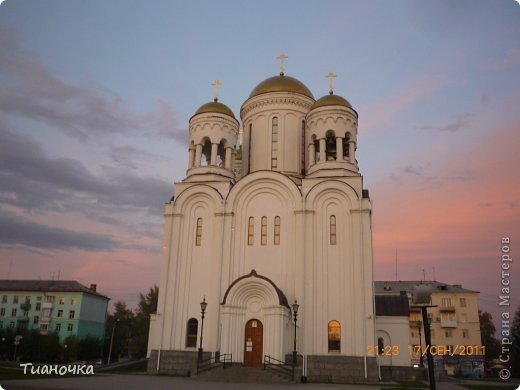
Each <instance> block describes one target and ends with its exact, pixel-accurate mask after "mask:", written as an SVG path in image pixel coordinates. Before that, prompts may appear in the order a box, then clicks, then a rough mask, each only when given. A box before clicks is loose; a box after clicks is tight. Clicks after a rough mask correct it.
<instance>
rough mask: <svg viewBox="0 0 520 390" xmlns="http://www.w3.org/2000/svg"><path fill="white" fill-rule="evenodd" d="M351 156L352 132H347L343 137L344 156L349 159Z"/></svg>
mask: <svg viewBox="0 0 520 390" xmlns="http://www.w3.org/2000/svg"><path fill="white" fill-rule="evenodd" d="M349 156H350V133H345V137H344V138H343V158H344V159H345V160H348V158H349Z"/></svg>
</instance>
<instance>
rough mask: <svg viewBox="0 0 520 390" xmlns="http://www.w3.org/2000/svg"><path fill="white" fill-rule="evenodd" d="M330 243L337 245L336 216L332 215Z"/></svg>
mask: <svg viewBox="0 0 520 390" xmlns="http://www.w3.org/2000/svg"><path fill="white" fill-rule="evenodd" d="M330 245H336V216H335V215H331V216H330Z"/></svg>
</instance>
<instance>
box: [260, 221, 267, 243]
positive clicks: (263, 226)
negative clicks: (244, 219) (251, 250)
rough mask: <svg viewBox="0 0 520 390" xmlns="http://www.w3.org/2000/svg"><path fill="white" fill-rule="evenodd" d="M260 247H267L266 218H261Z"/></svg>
mask: <svg viewBox="0 0 520 390" xmlns="http://www.w3.org/2000/svg"><path fill="white" fill-rule="evenodd" d="M261 244H262V245H267V217H262V239H261Z"/></svg>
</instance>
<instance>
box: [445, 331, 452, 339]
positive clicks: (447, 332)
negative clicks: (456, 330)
mask: <svg viewBox="0 0 520 390" xmlns="http://www.w3.org/2000/svg"><path fill="white" fill-rule="evenodd" d="M444 336H445V337H446V338H447V339H449V338H452V337H453V332H452V331H451V330H447V331H445V332H444Z"/></svg>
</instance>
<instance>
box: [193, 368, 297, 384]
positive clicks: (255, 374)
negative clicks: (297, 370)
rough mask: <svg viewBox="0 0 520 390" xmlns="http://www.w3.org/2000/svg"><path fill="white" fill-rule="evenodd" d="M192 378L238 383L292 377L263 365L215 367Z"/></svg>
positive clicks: (262, 381) (265, 381)
mask: <svg viewBox="0 0 520 390" xmlns="http://www.w3.org/2000/svg"><path fill="white" fill-rule="evenodd" d="M194 379H196V380H201V381H211V382H238V383H293V380H292V378H290V377H288V376H286V375H283V374H279V373H277V372H275V371H273V370H269V369H267V370H264V368H263V367H244V366H241V365H233V366H231V367H226V368H223V367H217V368H214V369H212V370H209V371H205V372H202V373H200V374H199V375H197V377H195V378H194Z"/></svg>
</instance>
